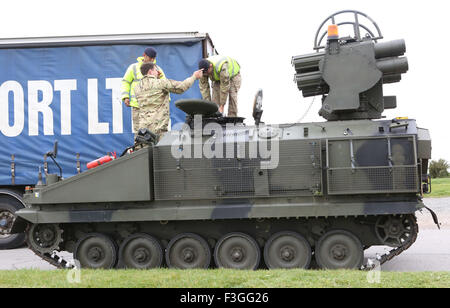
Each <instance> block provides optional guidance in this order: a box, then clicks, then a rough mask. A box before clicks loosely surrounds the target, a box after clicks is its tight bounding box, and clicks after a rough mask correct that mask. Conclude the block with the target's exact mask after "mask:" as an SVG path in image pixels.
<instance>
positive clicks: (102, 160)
mask: <svg viewBox="0 0 450 308" xmlns="http://www.w3.org/2000/svg"><path fill="white" fill-rule="evenodd" d="M116 158H117V153H116V152H111V153H110V155H105V156H103V157H100V158H99V159H96V160H93V161H91V162H90V163H88V164H87V165H86V166H87V168H88V169H93V168H95V167H98V166H100V165H103V164H106V163H109V162H110V161H112V160H114V159H116Z"/></svg>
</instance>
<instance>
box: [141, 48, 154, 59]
mask: <svg viewBox="0 0 450 308" xmlns="http://www.w3.org/2000/svg"><path fill="white" fill-rule="evenodd" d="M144 53H145V54H146V55H147V56H148V57H150V58H152V59H154V58H156V50H155V48H152V47H149V48H147V49H145V50H144Z"/></svg>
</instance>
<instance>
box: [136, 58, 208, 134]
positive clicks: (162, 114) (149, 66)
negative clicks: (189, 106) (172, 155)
mask: <svg viewBox="0 0 450 308" xmlns="http://www.w3.org/2000/svg"><path fill="white" fill-rule="evenodd" d="M141 73H142V75H143V76H144V77H143V78H142V80H141V81H140V82H139V84H138V85H137V86H136V88H135V92H136V98H137V101H138V103H139V106H140V111H139V123H140V126H141V128H148V129H149V130H150V131H152V132H153V133H155V134H157V135H161V134H163V133H165V132H167V128H168V125H169V102H170V97H169V93H170V92H172V93H176V94H181V93H183V92H185V91H187V90H188V89H189V88H190V87H191V86H192V85H193V84H194V82H195V81H196V80H197V79H200V78H201V77H202V76H203V74H202V71H201V70H198V71H195V72H194V74H192V76H191V77H188V78H186V79H185V80H184V81H175V80H171V79H160V78H159V77H158V76H159V75H160V72H159V71H158V67H157V66H156V64H154V63H151V62H150V63H144V64H142V66H141Z"/></svg>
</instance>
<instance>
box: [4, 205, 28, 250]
mask: <svg viewBox="0 0 450 308" xmlns="http://www.w3.org/2000/svg"><path fill="white" fill-rule="evenodd" d="M21 208H22V207H20V206H18V205H16V204H15V203H13V202H8V201H5V200H2V201H1V202H0V250H3V249H13V248H17V247H19V246H22V245H23V244H24V243H25V233H19V234H9V232H8V230H10V229H11V227H12V225H13V223H14V220H15V215H14V213H15V212H16V211H17V210H20V209H21Z"/></svg>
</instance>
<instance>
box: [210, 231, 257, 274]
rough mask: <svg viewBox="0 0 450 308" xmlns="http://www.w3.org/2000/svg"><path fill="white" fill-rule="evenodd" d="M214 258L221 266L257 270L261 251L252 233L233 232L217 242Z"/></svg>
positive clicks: (218, 265)
mask: <svg viewBox="0 0 450 308" xmlns="http://www.w3.org/2000/svg"><path fill="white" fill-rule="evenodd" d="M214 260H215V262H216V265H217V267H219V268H231V269H242V270H255V269H257V268H258V266H259V262H260V260H261V251H260V248H259V246H258V243H257V242H256V241H255V240H254V239H253V238H252V237H251V236H250V235H247V234H245V233H240V232H233V233H229V234H226V235H225V236H223V237H222V238H221V239H220V240H219V241H218V242H217V244H216V248H215V251H214Z"/></svg>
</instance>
